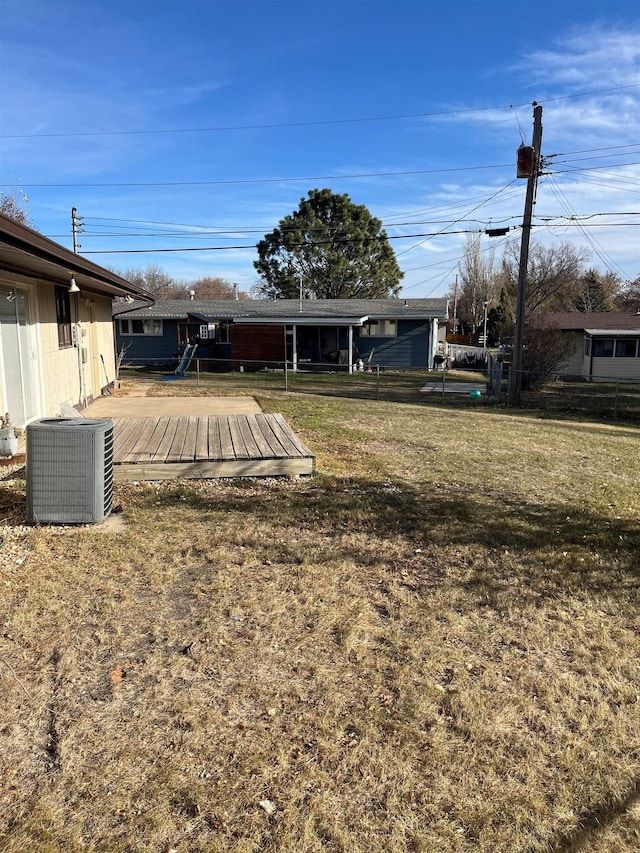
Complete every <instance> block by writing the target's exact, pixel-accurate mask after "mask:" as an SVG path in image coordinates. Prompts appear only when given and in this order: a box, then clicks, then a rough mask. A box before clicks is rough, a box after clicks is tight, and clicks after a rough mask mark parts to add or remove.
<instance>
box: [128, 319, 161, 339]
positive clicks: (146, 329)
mask: <svg viewBox="0 0 640 853" xmlns="http://www.w3.org/2000/svg"><path fill="white" fill-rule="evenodd" d="M120 334H121V335H161V334H162V320H140V319H138V318H135V317H127V319H126V320H124V319H122V320H120Z"/></svg>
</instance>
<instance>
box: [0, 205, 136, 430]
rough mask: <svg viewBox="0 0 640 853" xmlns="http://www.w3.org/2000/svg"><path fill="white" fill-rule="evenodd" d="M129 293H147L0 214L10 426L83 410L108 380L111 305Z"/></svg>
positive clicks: (1, 335) (3, 399)
mask: <svg viewBox="0 0 640 853" xmlns="http://www.w3.org/2000/svg"><path fill="white" fill-rule="evenodd" d="M74 282H75V284H73V283H74ZM130 295H133V296H136V297H138V298H144V297H145V296H146V294H145V291H143V290H140V289H139V288H136V287H134V286H133V285H131V284H129V282H127V281H125V280H124V279H123V278H120V276H118V275H115V274H114V273H112V272H109V270H106V269H103V268H102V267H99V266H98V265H97V264H94V263H92V262H91V261H88V260H86V259H85V258H83V257H81V256H79V255H77V254H74V253H73V252H71V251H69V250H68V249H65V248H64V247H63V246H60V245H59V244H58V243H54V242H53V241H52V240H49V239H48V238H47V237H43V236H42V234H38V232H37V231H34V230H33V229H32V228H27V227H26V226H25V225H22V224H21V223H19V222H16V221H15V220H13V219H10V218H8V217H7V216H4V215H2V214H0V412H1V413H2V414H4V413H5V412H8V413H9V415H10V416H11V421H12V423H13V425H14V426H17V427H23V426H25V425H26V424H28V423H29V422H30V421H33V420H35V419H37V418H41V417H47V416H56V415H59V414H60V413H61V410H62V408H67V407H70V406H74V407H76V408H83V407H85V406H87V405H88V404H89V403H90V402H91V400H92V399H93V398H95V397H98V396H100V394H101V392H102V390H103V389H104V387H105V386H107V385H109V384H111V383H112V382H113V380H114V374H115V360H114V340H113V322H112V300H113V298H114V297H115V296H122V297H124V296H130Z"/></svg>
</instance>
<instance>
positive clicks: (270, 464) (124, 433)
mask: <svg viewBox="0 0 640 853" xmlns="http://www.w3.org/2000/svg"><path fill="white" fill-rule="evenodd" d="M112 420H113V424H114V450H115V453H114V478H115V479H116V480H121V481H132V480H145V479H147V480H165V479H173V478H175V477H183V478H189V479H203V478H213V477H269V476H303V475H309V474H313V473H314V471H315V457H314V455H313V453H312V452H311V451H310V450H309V449H308V448H307V447H306V446H305V445H304V443H303V442H302V441H300V439H299V438H298V437H297V436H296V435H295V433H294V432H293V430H292V429H291V427H290V426H289V424H288V423H287V422H286V420H285V419H284V418H283V417H282V415H276V414H269V415H267V414H244V415H206V416H180V417H172V416H162V417H146V418H145V417H133V418H126V417H121V418H113V419H112Z"/></svg>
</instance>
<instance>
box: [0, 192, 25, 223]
mask: <svg viewBox="0 0 640 853" xmlns="http://www.w3.org/2000/svg"><path fill="white" fill-rule="evenodd" d="M28 201H29V199H28V198H27V196H26V194H25V193H24V192H23V191H22V190H17V191H16V190H15V189H13V190H11V191H10V192H7V191H6V190H0V213H4V215H5V216H8V217H9V218H10V219H15V221H16V222H20V223H21V224H22V225H26V226H27V227H28V228H33V220H32V219H31V217H30V216H29V213H28V211H27V208H26V205H27V202H28Z"/></svg>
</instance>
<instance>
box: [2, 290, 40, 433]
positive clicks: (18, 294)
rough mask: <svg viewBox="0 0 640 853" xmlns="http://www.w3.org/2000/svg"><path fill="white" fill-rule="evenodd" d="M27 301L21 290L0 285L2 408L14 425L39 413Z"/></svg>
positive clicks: (25, 294)
mask: <svg viewBox="0 0 640 853" xmlns="http://www.w3.org/2000/svg"><path fill="white" fill-rule="evenodd" d="M28 317H29V303H28V295H27V292H26V291H24V290H19V289H18V288H16V287H7V286H6V285H0V355H1V358H0V386H1V388H2V392H3V394H2V400H3V402H4V410H3V412H2V414H3V415H4V413H5V411H8V412H9V414H10V416H11V421H12V423H13V424H14V426H24V425H25V424H27V423H28V422H29V421H31V420H33V419H34V418H36V417H37V416H38V397H37V385H36V362H37V352H36V348H35V346H34V345H33V344H32V343H31V334H30V329H29V323H28Z"/></svg>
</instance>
